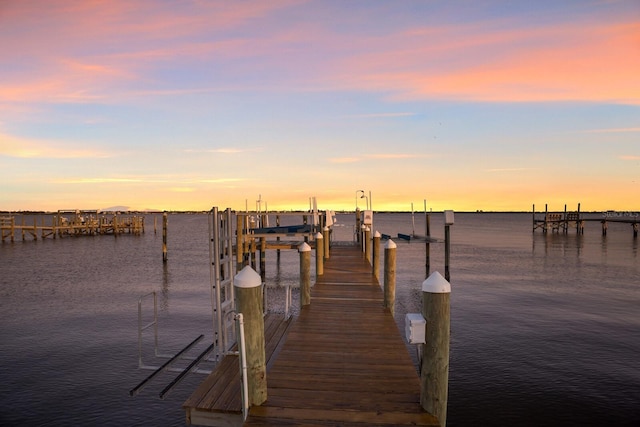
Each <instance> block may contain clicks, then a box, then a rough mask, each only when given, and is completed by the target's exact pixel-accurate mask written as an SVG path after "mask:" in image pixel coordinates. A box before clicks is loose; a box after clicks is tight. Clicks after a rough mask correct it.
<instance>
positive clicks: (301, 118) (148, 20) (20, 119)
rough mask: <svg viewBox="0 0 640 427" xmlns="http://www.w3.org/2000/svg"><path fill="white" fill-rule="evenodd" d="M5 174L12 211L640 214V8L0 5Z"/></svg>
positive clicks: (603, 1)
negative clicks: (314, 204) (311, 207)
mask: <svg viewBox="0 0 640 427" xmlns="http://www.w3.org/2000/svg"><path fill="white" fill-rule="evenodd" d="M0 179H1V181H2V184H1V185H0V210H5V211H6V210H58V209H70V208H73V209H76V208H77V209H104V208H108V207H112V206H127V207H129V208H130V209H136V210H138V209H158V210H208V209H210V208H211V207H212V206H218V207H220V208H226V207H231V208H233V209H244V208H245V204H248V206H249V208H255V204H256V200H257V199H258V198H259V197H261V199H262V200H263V201H264V202H266V204H267V206H268V208H269V209H270V210H273V209H277V210H288V209H305V208H307V207H308V203H309V202H308V200H309V197H311V196H315V197H316V198H317V200H318V205H319V207H320V208H322V209H334V210H342V209H353V208H354V207H355V202H356V196H357V195H358V194H362V193H358V190H364V192H365V194H366V195H367V196H368V195H369V192H371V200H370V201H371V204H372V206H373V208H374V209H375V210H409V209H410V207H411V202H414V203H416V207H417V208H419V209H422V203H423V200H424V199H426V200H427V204H428V207H429V208H432V209H433V210H442V209H454V210H459V211H463V210H472V211H475V210H477V209H482V210H485V211H487V210H518V211H526V210H530V209H531V205H532V204H533V203H535V204H536V205H537V206H539V207H540V208H541V209H543V207H544V204H545V203H548V204H549V207H550V209H554V210H562V209H563V207H564V204H568V205H569V208H570V209H574V208H575V206H576V205H577V203H578V202H580V203H581V206H582V209H583V210H591V211H598V210H605V209H614V210H626V211H640V1H638V0H621V1H615V0H575V1H572V0H561V1H558V0H553V1H551V0H540V1H528V0H527V1H524V0H523V1H491V0H486V1H485V0H482V1H471V0H467V1H428V0H422V1H411V0H407V1H376V0H366V1H337V0H336V1H298V0H291V1H288V0H285V1H274V0H269V1H226V2H222V1H206V0H191V1H186V0H185V1H169V0H136V1H130V0H126V1H125V0H109V1H90V0H77V1H73V0H51V1H40V0H19V1H18V0H0ZM358 203H359V206H360V207H364V206H365V205H366V200H365V199H358ZM263 207H264V205H263Z"/></svg>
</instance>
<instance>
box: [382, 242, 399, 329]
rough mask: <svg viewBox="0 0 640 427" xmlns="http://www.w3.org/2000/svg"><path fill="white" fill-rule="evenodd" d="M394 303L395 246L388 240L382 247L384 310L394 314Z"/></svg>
mask: <svg viewBox="0 0 640 427" xmlns="http://www.w3.org/2000/svg"><path fill="white" fill-rule="evenodd" d="M395 302H396V244H395V242H394V241H393V240H391V239H389V240H388V241H387V243H385V245H384V308H388V309H389V311H391V315H392V316H393V315H394V314H395Z"/></svg>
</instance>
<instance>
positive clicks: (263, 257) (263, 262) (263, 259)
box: [260, 237, 267, 282]
mask: <svg viewBox="0 0 640 427" xmlns="http://www.w3.org/2000/svg"><path fill="white" fill-rule="evenodd" d="M266 276H267V239H265V238H264V237H261V238H260V277H261V278H262V281H263V282H264V279H265V277H266Z"/></svg>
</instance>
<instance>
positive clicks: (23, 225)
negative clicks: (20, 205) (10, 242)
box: [20, 214, 25, 242]
mask: <svg viewBox="0 0 640 427" xmlns="http://www.w3.org/2000/svg"><path fill="white" fill-rule="evenodd" d="M24 221H25V218H24V214H23V215H22V227H20V231H21V232H22V241H23V242H24V227H25V222H24Z"/></svg>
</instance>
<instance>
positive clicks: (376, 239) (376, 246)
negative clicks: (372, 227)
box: [371, 231, 382, 281]
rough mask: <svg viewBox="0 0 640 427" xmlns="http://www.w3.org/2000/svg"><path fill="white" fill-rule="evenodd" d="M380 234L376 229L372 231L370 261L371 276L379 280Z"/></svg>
mask: <svg viewBox="0 0 640 427" xmlns="http://www.w3.org/2000/svg"><path fill="white" fill-rule="evenodd" d="M381 237H382V236H381V235H380V233H379V232H378V231H376V232H375V233H373V261H372V263H371V269H372V271H373V277H374V278H375V279H376V281H380V238H381Z"/></svg>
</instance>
